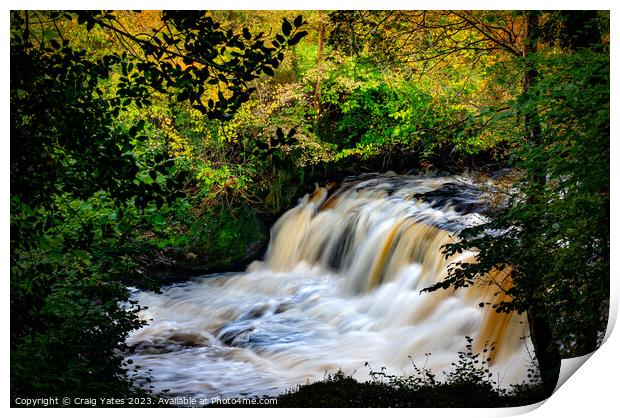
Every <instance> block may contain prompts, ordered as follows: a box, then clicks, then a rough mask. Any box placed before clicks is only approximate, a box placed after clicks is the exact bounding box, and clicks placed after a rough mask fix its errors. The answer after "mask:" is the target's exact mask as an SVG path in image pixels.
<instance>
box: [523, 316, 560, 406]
mask: <svg viewBox="0 0 620 418" xmlns="http://www.w3.org/2000/svg"><path fill="white" fill-rule="evenodd" d="M539 309H540V307H538V306H531V307H530V308H529V309H528V310H527V321H528V324H529V326H530V338H531V339H532V344H533V345H534V351H535V353H536V359H537V361H538V370H539V372H540V378H541V380H542V386H543V390H544V392H545V395H547V396H551V394H552V393H553V390H554V389H555V386H556V385H557V383H558V378H559V376H560V364H561V358H560V352H559V350H558V347H557V345H556V344H555V341H554V339H553V333H552V331H551V326H550V325H549V319H548V317H547V315H546V314H545V313H544V311H541V310H539Z"/></svg>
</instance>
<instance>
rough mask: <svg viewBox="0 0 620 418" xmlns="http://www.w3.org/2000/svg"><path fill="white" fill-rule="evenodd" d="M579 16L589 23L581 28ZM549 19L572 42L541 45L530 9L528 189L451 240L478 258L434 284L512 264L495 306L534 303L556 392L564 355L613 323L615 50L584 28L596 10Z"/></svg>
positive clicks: (477, 278) (523, 170)
mask: <svg viewBox="0 0 620 418" xmlns="http://www.w3.org/2000/svg"><path fill="white" fill-rule="evenodd" d="M572 13H575V15H573V14H572ZM577 21H579V22H581V24H582V25H583V26H581V27H580V28H578V29H577V30H576V28H575V22H577ZM562 22H564V23H562ZM546 23H547V25H550V24H556V25H562V27H563V28H564V30H562V33H563V34H564V36H563V37H560V38H559V39H557V38H556V42H557V41H559V42H560V43H564V45H566V44H567V43H565V41H566V40H568V45H571V48H570V49H569V51H567V52H565V53H564V54H561V55H560V54H558V55H550V56H547V55H544V54H542V53H537V46H536V43H537V39H538V38H539V37H540V33H539V32H538V31H540V30H541V27H540V26H539V23H538V16H536V15H534V14H533V12H530V13H528V16H527V27H528V32H530V42H529V48H528V51H529V54H528V56H527V57H526V73H525V78H524V88H523V91H522V93H521V95H520V97H519V98H518V99H517V101H515V102H514V103H513V104H512V106H511V107H512V108H513V109H514V110H515V111H516V112H517V114H520V115H524V120H525V132H526V135H525V141H524V143H523V146H522V147H520V148H519V149H518V150H516V152H515V153H514V157H515V169H516V170H517V172H519V173H520V180H519V182H518V183H517V190H518V192H517V193H516V194H515V195H514V196H512V197H511V198H510V200H509V202H508V203H507V206H506V208H505V209H503V210H501V211H500V212H499V214H498V215H497V216H496V217H495V218H494V219H493V220H492V221H491V222H490V223H488V224H484V225H481V226H479V227H475V228H470V229H467V230H465V231H463V233H462V235H461V238H462V240H461V241H460V242H459V243H456V244H453V245H449V246H448V247H447V251H446V255H447V256H450V255H454V254H455V253H460V252H462V251H464V250H465V249H477V250H478V251H479V254H478V256H477V261H478V262H477V263H475V264H465V263H457V264H456V265H455V266H453V267H452V269H451V270H450V274H449V276H448V278H447V279H446V280H445V281H443V282H441V283H438V284H437V285H435V286H433V287H432V288H431V290H436V289H438V288H442V287H443V288H446V287H462V286H472V285H477V284H479V283H480V282H481V280H483V278H484V277H485V275H486V274H487V273H489V272H490V271H491V270H492V269H494V268H499V269H504V268H510V269H511V273H510V277H511V282H512V287H510V288H509V289H508V290H507V291H506V293H507V294H508V295H509V296H510V298H509V299H508V300H507V301H504V302H501V303H500V304H499V305H497V306H494V307H493V308H495V309H497V310H498V311H503V312H509V311H514V310H516V311H517V312H527V314H528V321H529V323H530V336H531V338H532V341H533V343H534V345H535V349H536V355H537V358H538V362H539V367H540V370H541V377H542V378H543V384H544V386H545V390H546V391H547V393H549V394H550V393H551V392H552V391H553V389H554V388H555V384H556V382H557V376H558V373H559V361H560V355H562V356H565V357H566V356H579V355H584V354H587V353H589V352H591V351H593V350H594V349H595V348H596V347H597V344H598V343H599V342H600V341H601V338H602V335H604V331H605V328H606V324H607V309H608V301H609V53H608V50H607V48H606V47H605V46H604V45H603V44H602V41H601V40H600V37H599V39H598V40H596V39H595V38H596V37H593V36H590V35H589V36H585V37H584V36H582V35H581V34H582V33H590V34H591V33H593V30H592V26H594V25H596V24H597V15H596V14H591V13H587V14H586V15H585V16H581V15H579V12H571V13H568V14H567V13H563V14H559V15H554V16H550V17H548V20H547V22H546ZM532 32H534V34H532ZM537 32H538V33H537ZM584 39H585V40H587V41H586V42H585V43H581V42H582V40H584ZM490 230H493V231H499V232H498V233H494V234H487V233H486V231H490Z"/></svg>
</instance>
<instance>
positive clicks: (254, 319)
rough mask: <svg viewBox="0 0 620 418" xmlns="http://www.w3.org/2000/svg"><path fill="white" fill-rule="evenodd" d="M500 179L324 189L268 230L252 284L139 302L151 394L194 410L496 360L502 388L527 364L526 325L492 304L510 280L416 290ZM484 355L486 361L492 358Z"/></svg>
mask: <svg viewBox="0 0 620 418" xmlns="http://www.w3.org/2000/svg"><path fill="white" fill-rule="evenodd" d="M493 188H494V185H493V181H492V180H490V179H485V180H484V181H475V180H473V179H472V178H471V177H469V176H466V175H463V176H431V175H426V176H397V175H390V174H383V175H376V174H375V175H364V176H360V177H357V178H351V179H347V180H345V181H344V182H343V183H342V184H339V185H330V186H326V187H317V189H316V191H315V192H314V193H312V194H309V195H307V196H305V197H303V198H302V199H300V201H299V203H298V205H297V206H295V207H294V208H292V209H290V210H289V211H288V212H286V213H285V214H284V215H283V216H282V217H281V218H280V219H279V220H278V221H277V222H276V223H275V225H274V226H273V227H272V230H271V240H270V243H269V247H268V250H267V253H266V254H265V256H264V259H263V260H257V261H255V262H253V263H252V264H251V265H250V266H248V268H247V270H246V271H244V272H235V273H226V274H214V275H208V276H203V277H196V278H192V279H190V280H188V281H187V282H184V283H179V284H174V285H171V286H167V287H165V288H163V289H162V293H160V294H158V293H154V292H148V291H138V290H134V291H133V295H132V299H136V300H138V301H139V303H140V304H141V305H142V306H146V307H148V309H145V310H144V311H143V312H142V314H141V315H142V318H143V319H145V320H147V321H148V323H149V324H148V325H147V326H145V327H143V328H141V329H139V330H137V331H135V332H133V333H132V334H131V335H130V336H129V338H128V343H129V344H130V345H134V347H135V349H136V350H135V352H134V353H133V354H131V355H129V356H128V359H131V360H132V362H133V365H132V367H135V366H140V368H141V369H140V370H141V373H145V372H146V371H149V370H150V372H149V373H150V377H151V379H152V381H151V383H150V384H151V385H152V386H153V387H154V391H155V392H160V391H162V390H164V389H167V390H168V391H169V392H167V393H168V394H169V395H175V396H186V397H193V398H197V399H211V398H213V397H223V398H225V397H235V396H260V395H265V394H267V395H275V394H278V393H282V392H283V391H285V390H287V389H289V388H291V387H294V386H295V385H298V384H303V383H307V382H312V381H316V380H320V379H322V378H324V377H325V376H326V375H327V374H330V373H334V372H336V371H338V370H342V371H343V372H344V373H346V374H352V375H353V377H355V378H356V379H358V380H366V379H369V378H370V372H371V370H375V371H378V370H381V369H382V368H385V369H384V371H385V372H386V373H390V374H395V375H404V374H410V373H414V371H415V367H414V365H416V366H418V367H426V368H428V369H430V370H432V371H433V372H434V373H435V374H436V375H437V377H438V378H441V376H442V375H443V372H447V371H450V370H451V368H453V367H454V366H453V365H452V363H454V362H455V361H456V360H457V359H458V353H459V352H461V351H464V350H465V345H466V344H467V343H466V339H465V337H466V336H470V337H472V338H473V339H474V345H473V350H474V351H475V352H480V351H482V350H483V349H484V348H485V347H486V348H487V349H489V347H490V344H491V343H494V346H495V348H494V350H493V351H491V350H489V351H488V353H491V354H490V355H489V358H490V364H491V371H492V372H493V379H494V381H496V383H497V385H498V386H500V387H508V386H509V385H510V384H515V383H522V382H523V381H524V380H525V378H526V375H527V369H528V367H529V366H530V364H531V357H530V355H531V353H532V352H533V350H532V348H531V344H530V343H529V341H528V340H527V339H526V338H525V336H526V335H527V334H528V326H527V321H526V319H525V317H524V316H521V315H518V314H516V313H513V314H498V313H495V312H494V311H493V309H491V308H490V307H488V306H486V307H484V308H482V307H480V306H479V304H480V303H482V302H490V303H497V301H498V300H499V299H500V298H502V297H505V296H503V293H502V292H499V291H498V290H499V287H498V286H502V287H504V288H505V287H506V286H509V285H510V283H509V280H510V277H509V270H505V271H503V272H494V273H493V274H492V275H489V277H488V278H486V279H487V280H485V282H490V283H492V284H490V285H485V286H474V287H470V288H467V289H459V290H457V291H454V290H452V289H448V290H438V291H436V292H432V293H428V292H420V291H421V290H422V289H424V288H425V287H428V286H430V285H432V284H434V283H436V282H437V281H439V280H441V279H443V278H444V277H445V275H446V273H447V268H448V265H449V264H450V263H453V262H455V261H467V260H470V261H474V257H475V253H465V254H460V255H458V258H457V257H452V258H451V259H449V260H446V259H445V258H444V257H443V255H442V253H441V248H442V246H443V245H444V244H447V243H450V242H454V240H457V239H458V233H459V231H461V230H462V229H463V228H465V227H467V226H471V225H476V224H479V223H481V222H484V220H485V218H484V215H482V214H481V213H482V209H483V208H485V207H486V206H487V205H489V204H490V203H489V202H490V200H491V198H492V194H493V193H492V192H491V190H492V189H493ZM486 355H487V354H485V357H486Z"/></svg>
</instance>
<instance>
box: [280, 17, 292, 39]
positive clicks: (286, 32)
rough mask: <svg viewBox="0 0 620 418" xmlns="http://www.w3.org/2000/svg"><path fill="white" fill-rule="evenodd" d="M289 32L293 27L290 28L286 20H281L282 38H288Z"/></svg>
mask: <svg viewBox="0 0 620 418" xmlns="http://www.w3.org/2000/svg"><path fill="white" fill-rule="evenodd" d="M291 30H293V27H292V26H291V24H290V23H289V21H288V20H286V18H285V19H282V33H283V34H284V36H289V35H290V34H291Z"/></svg>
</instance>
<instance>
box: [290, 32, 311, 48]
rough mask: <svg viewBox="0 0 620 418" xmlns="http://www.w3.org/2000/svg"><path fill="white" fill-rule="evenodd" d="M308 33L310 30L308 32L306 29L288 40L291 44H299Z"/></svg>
mask: <svg viewBox="0 0 620 418" xmlns="http://www.w3.org/2000/svg"><path fill="white" fill-rule="evenodd" d="M307 34H308V32H306V31H305V30H302V31H300V32H297V33H296V34H295V35H293V37H292V38H291V39H289V40H288V44H289V46H294V45H297V44H298V43H299V41H301V39H302V38H303V37H304V36H306V35H307Z"/></svg>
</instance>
